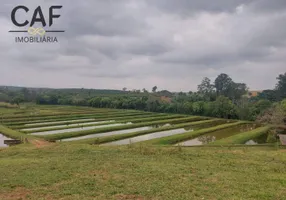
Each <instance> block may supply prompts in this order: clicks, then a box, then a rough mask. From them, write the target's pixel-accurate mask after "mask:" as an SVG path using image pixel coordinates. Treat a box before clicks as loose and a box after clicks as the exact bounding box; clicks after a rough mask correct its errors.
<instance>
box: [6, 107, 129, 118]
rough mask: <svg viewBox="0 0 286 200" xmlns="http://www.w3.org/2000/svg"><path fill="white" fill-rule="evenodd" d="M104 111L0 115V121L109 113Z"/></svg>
mask: <svg viewBox="0 0 286 200" xmlns="http://www.w3.org/2000/svg"><path fill="white" fill-rule="evenodd" d="M110 111H111V110H109V111H105V110H103V109H100V110H99V109H98V110H93V111H77V112H56V111H54V112H50V113H38V114H36V113H35V114H24V115H23V114H16V115H15V114H14V115H11V114H10V115H2V116H1V115H0V118H1V119H5V120H13V119H22V118H23V119H27V118H40V117H52V116H68V115H74V114H95V113H99V112H100V113H104V112H110ZM115 111H116V112H124V111H123V110H118V111H117V110H112V112H115Z"/></svg>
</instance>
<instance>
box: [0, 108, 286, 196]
mask: <svg viewBox="0 0 286 200" xmlns="http://www.w3.org/2000/svg"><path fill="white" fill-rule="evenodd" d="M1 109H4V111H3V112H2V114H1V123H0V136H1V135H5V136H6V137H8V138H10V139H18V140H22V141H23V142H25V144H21V145H17V146H12V147H9V148H3V144H4V143H3V141H1V138H4V137H0V174H1V176H0V177H1V178H0V200H2V199H3V200H6V199H7V200H9V199H37V200H38V199H163V200H165V199H211V200H212V199H214V200H216V199H227V200H228V199H234V200H236V199H265V200H266V199H285V195H286V190H285V188H286V173H285V172H286V165H285V163H286V154H285V151H284V149H281V148H282V147H280V146H279V144H278V143H277V142H275V143H268V141H267V140H266V139H263V138H268V136H269V134H271V133H272V132H269V131H270V130H272V129H273V127H271V126H268V125H262V124H254V123H252V122H247V121H235V120H225V119H217V118H209V117H201V116H187V115H178V114H176V115H175V114H166V113H150V112H143V111H134V110H114V109H98V108H86V107H72V106H36V105H32V104H28V105H24V106H21V107H20V108H18V107H13V108H1ZM218 138H219V139H218ZM261 138H262V139H261ZM189 140H195V141H199V143H198V144H197V145H199V146H197V147H183V146H181V144H183V143H182V142H187V141H189ZM249 141H251V144H255V145H246V144H248V143H247V142H249ZM272 142H273V141H272ZM90 144H93V145H90ZM124 144H125V145H124ZM1 145H2V147H1ZM121 145H122V146H121ZM175 145H176V146H175ZM194 145H195V144H194ZM4 146H5V145H4Z"/></svg>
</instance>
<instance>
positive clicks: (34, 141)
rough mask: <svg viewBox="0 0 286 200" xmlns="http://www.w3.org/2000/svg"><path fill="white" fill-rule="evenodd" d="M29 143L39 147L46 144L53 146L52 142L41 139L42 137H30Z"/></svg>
mask: <svg viewBox="0 0 286 200" xmlns="http://www.w3.org/2000/svg"><path fill="white" fill-rule="evenodd" d="M29 143H31V144H33V145H35V146H36V147H37V148H41V147H46V146H51V145H52V143H50V142H48V141H45V140H40V139H30V140H29Z"/></svg>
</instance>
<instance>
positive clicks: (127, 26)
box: [0, 0, 286, 91]
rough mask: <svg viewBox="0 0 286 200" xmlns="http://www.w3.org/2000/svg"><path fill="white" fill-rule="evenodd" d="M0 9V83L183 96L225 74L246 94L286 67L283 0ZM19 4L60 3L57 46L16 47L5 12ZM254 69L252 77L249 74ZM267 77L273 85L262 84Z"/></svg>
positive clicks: (31, 0)
mask: <svg viewBox="0 0 286 200" xmlns="http://www.w3.org/2000/svg"><path fill="white" fill-rule="evenodd" d="M1 3H2V5H3V6H0V30H1V32H0V59H1V62H2V65H1V66H0V85H1V84H4V85H5V84H13V81H14V83H15V84H18V85H28V86H47V87H71V86H72V87H75V86H79V87H83V86H84V87H97V88H114V87H115V88H117V89H121V88H122V87H128V88H129V87H132V88H144V87H145V88H151V87H152V85H158V86H159V87H160V88H162V89H163V88H164V89H170V90H186V91H188V90H191V89H196V85H197V84H198V83H199V82H200V79H201V78H203V77H204V76H209V77H211V78H213V77H215V76H216V75H217V74H219V73H221V72H226V73H229V74H230V76H234V78H235V80H237V81H240V82H242V81H245V82H246V83H247V84H249V86H250V88H255V89H261V88H262V89H263V88H271V87H272V85H273V84H274V82H275V81H276V80H275V74H277V75H278V73H282V72H283V66H282V64H281V63H285V62H286V50H285V49H286V28H285V26H284V24H285V19H286V15H285V13H286V5H285V1H284V0H274V1H268V0H249V1H246V0H217V1H209V0H201V1H195V0H193V1H192V0H177V1H175V0H144V1H143V0H142V1H133V0H120V1H118V0H104V1H102V0H85V1H69V0H61V1H60V2H59V1H58V0H50V1H44V0H24V1H22V0H21V1H20V0H13V1H12V3H11V1H10V0H2V1H1ZM17 4H23V5H28V6H30V7H31V8H33V7H36V6H37V5H41V6H42V7H43V8H44V10H47V8H48V7H49V6H50V5H52V4H62V5H63V9H62V10H61V18H60V19H56V20H55V24H54V26H53V27H52V28H55V29H64V30H66V32H65V33H61V34H54V35H56V36H57V37H58V39H59V41H60V42H59V43H58V44H16V43H15V42H14V39H13V38H14V35H11V34H10V33H9V34H8V30H9V29H11V28H13V24H12V23H11V22H10V12H11V9H12V8H13V7H14V6H15V5H17ZM239 6H240V7H239ZM238 7H239V9H238ZM45 12H46V11H45ZM29 15H31V13H29ZM29 15H28V16H29ZM25 16H26V15H19V16H18V17H19V19H24V17H25ZM269 66H271V67H272V69H271V70H272V71H271V73H269ZM258 70H259V73H256V74H257V77H255V78H253V77H252V76H248V75H247V74H253V73H255V72H256V71H258ZM284 71H285V70H284ZM268 74H270V75H269V79H270V78H271V80H273V81H272V82H269V83H266V82H265V81H260V80H261V79H262V78H265V77H266V76H267V75H268ZM51 80H52V81H51ZM160 84H161V85H160Z"/></svg>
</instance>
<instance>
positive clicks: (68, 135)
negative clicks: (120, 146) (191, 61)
mask: <svg viewBox="0 0 286 200" xmlns="http://www.w3.org/2000/svg"><path fill="white" fill-rule="evenodd" d="M203 119H207V118H202V117H186V118H180V119H169V120H159V121H153V122H143V123H138V124H130V125H122V126H115V127H106V128H97V129H91V130H84V131H75V132H66V133H59V134H53V135H43V136H39V137H43V138H45V139H48V140H61V139H65V138H71V137H79V136H85V135H90V134H95V133H104V132H109V131H117V130H124V129H132V128H138V127H142V126H152V125H158V124H165V123H179V122H191V121H198V120H203Z"/></svg>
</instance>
